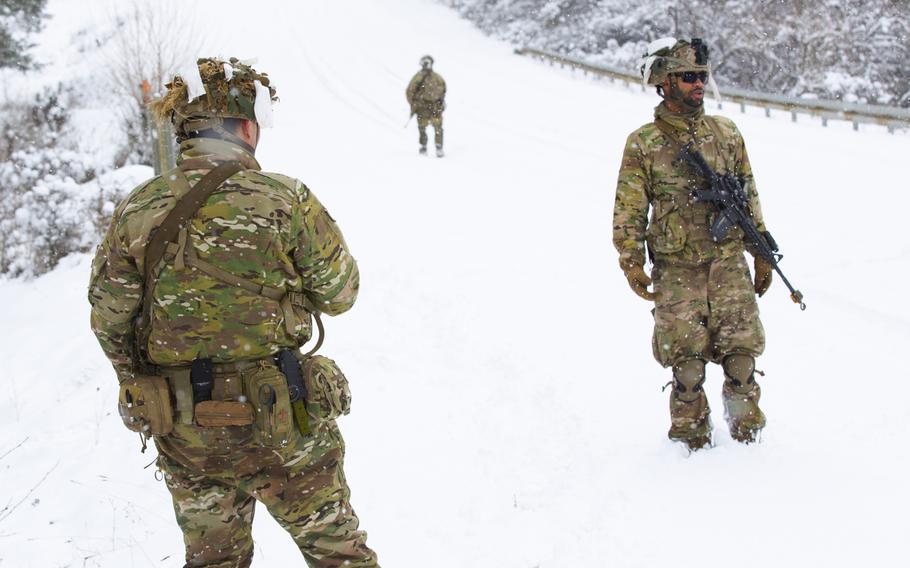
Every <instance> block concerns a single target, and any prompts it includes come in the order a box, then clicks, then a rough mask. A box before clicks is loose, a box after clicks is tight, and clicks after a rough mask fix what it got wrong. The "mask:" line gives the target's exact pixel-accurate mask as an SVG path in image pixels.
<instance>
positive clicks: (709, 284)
mask: <svg viewBox="0 0 910 568" xmlns="http://www.w3.org/2000/svg"><path fill="white" fill-rule="evenodd" d="M651 276H652V278H653V280H654V291H655V293H656V296H657V298H656V300H655V310H654V339H653V349H654V358H655V359H657V361H658V362H659V363H660V364H661V365H663V366H664V367H671V366H673V365H674V364H676V363H677V362H679V361H681V360H683V359H691V358H696V357H697V358H700V359H704V360H705V361H714V362H715V363H721V361H722V359H723V357H724V356H725V355H728V354H730V353H747V354H749V355H752V356H753V357H757V356H758V355H761V353H762V351H764V349H765V332H764V328H763V327H762V324H761V321H760V320H759V318H758V304H757V303H756V302H755V289H754V287H753V285H752V280H751V278H750V274H749V267H748V266H747V265H746V260H745V257H744V256H743V255H742V254H739V255H736V256H731V257H728V258H723V259H719V260H715V261H713V262H710V263H706V264H701V265H697V266H681V265H676V264H669V263H663V262H658V263H655V265H654V269H653V270H652V273H651Z"/></svg>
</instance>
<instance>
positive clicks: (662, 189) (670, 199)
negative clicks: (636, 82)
mask: <svg viewBox="0 0 910 568" xmlns="http://www.w3.org/2000/svg"><path fill="white" fill-rule="evenodd" d="M704 121H705V123H706V124H707V126H708V128H709V129H710V131H711V134H712V138H711V140H710V141H706V142H707V143H705V144H698V143H699V141H698V140H696V143H697V144H698V145H699V149H700V150H701V151H702V153H703V154H705V156H706V157H707V159H708V160H709V162H710V161H713V162H714V164H713V167H714V168H715V169H716V170H717V171H718V172H719V173H723V172H725V171H730V172H732V171H734V170H735V164H734V163H733V159H732V156H731V155H730V151H729V149H728V148H725V147H724V146H725V144H724V142H725V140H724V138H723V136H722V135H721V133H720V129H719V128H718V126H717V123H716V122H715V120H714V118H713V117H710V116H705V117H704ZM655 125H656V126H657V128H658V129H659V130H660V131H661V132H662V133H663V134H664V136H665V137H666V138H667V139H668V141H669V143H668V144H666V145H664V146H663V147H662V148H661V149H660V150H658V151H657V152H655V153H653V154H652V155H651V158H652V160H653V162H652V164H651V184H650V189H651V195H650V196H649V197H650V201H651V218H650V222H649V223H648V230H647V235H646V237H647V243H648V250H649V254H650V255H651V257H652V258H653V259H654V260H656V261H666V262H671V263H695V264H699V263H701V262H704V261H707V260H712V259H715V258H722V257H726V256H730V255H732V254H738V253H741V252H742V251H743V244H742V238H743V233H742V230H741V229H740V228H739V227H736V228H734V229H732V230H731V231H730V232H729V233H728V234H727V237H726V238H725V239H724V240H723V241H721V242H714V240H713V239H712V237H711V234H710V231H709V229H710V227H711V224H712V223H713V222H714V219H715V217H716V215H717V213H718V210H717V207H716V206H715V205H713V204H711V203H702V202H697V201H695V200H694V199H693V198H692V191H693V190H694V189H696V188H698V187H700V185H701V184H703V183H704V180H702V179H701V178H700V177H698V176H697V175H695V174H693V173H691V172H690V171H688V170H687V169H686V168H685V167H684V166H683V165H681V164H680V163H679V161H678V159H677V155H678V153H679V150H680V149H681V148H682V146H683V142H682V141H681V140H680V139H679V138H678V135H677V133H676V132H675V131H674V129H673V127H672V126H670V125H669V124H667V123H666V122H664V121H663V120H661V119H657V120H656V121H655Z"/></svg>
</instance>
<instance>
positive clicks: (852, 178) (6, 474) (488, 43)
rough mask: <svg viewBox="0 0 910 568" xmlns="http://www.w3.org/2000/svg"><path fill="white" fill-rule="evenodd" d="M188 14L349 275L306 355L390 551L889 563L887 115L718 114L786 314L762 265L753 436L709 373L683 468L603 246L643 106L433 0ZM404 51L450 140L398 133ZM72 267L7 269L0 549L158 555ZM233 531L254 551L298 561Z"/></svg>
mask: <svg viewBox="0 0 910 568" xmlns="http://www.w3.org/2000/svg"><path fill="white" fill-rule="evenodd" d="M198 4H199V5H200V8H199V10H200V12H204V13H205V14H206V17H207V18H210V19H211V22H212V23H213V24H215V25H213V26H211V28H212V29H216V30H221V31H220V32H216V33H220V34H221V35H222V36H223V37H218V36H217V35H216V36H215V37H214V38H213V40H214V41H213V43H214V44H215V46H216V47H215V49H214V51H215V52H217V53H222V54H225V55H229V54H236V55H237V56H239V57H241V58H247V57H251V56H254V55H255V56H258V58H259V62H258V64H257V68H261V69H263V70H266V71H268V72H269V74H270V75H271V76H272V78H273V79H274V81H275V84H276V85H277V87H278V91H279V96H280V98H281V103H280V105H279V107H278V109H277V110H276V123H277V127H276V128H274V129H272V130H271V131H265V134H264V137H263V141H262V144H261V147H260V151H259V152H258V156H259V158H260V161H261V163H262V164H263V166H264V168H265V169H267V170H271V171H280V172H283V173H288V174H291V175H295V176H297V177H299V178H300V179H302V180H303V181H304V182H305V183H307V184H308V185H309V186H310V187H311V188H312V189H313V191H314V192H315V193H316V194H317V195H318V196H319V198H320V199H321V200H322V201H323V203H325V204H326V205H327V207H328V208H329V209H330V210H331V212H332V214H333V216H334V217H335V218H336V219H338V221H339V224H340V225H341V227H342V228H343V230H344V231H345V235H346V237H347V240H348V243H349V245H350V246H351V249H352V251H353V252H354V254H355V256H356V257H357V258H358V260H359V262H360V265H361V271H362V288H361V290H362V291H361V297H360V300H359V302H358V305H357V306H355V308H354V310H353V311H352V312H350V313H349V314H345V315H344V316H342V317H339V318H337V319H333V320H331V321H329V322H328V339H327V342H326V346H325V347H324V352H325V353H326V354H327V355H329V356H331V357H333V358H336V359H337V360H338V361H339V362H340V364H341V365H342V367H343V368H344V369H345V372H346V374H347V375H348V377H349V378H350V379H351V381H352V389H353V392H354V409H353V413H352V415H351V416H348V417H346V418H344V419H343V420H342V421H341V426H342V430H343V432H344V433H345V436H346V438H347V441H348V452H349V455H348V458H347V469H348V477H349V481H350V483H351V486H352V490H353V503H354V505H355V507H356V508H357V511H358V514H359V515H360V516H361V519H362V521H363V524H364V528H365V529H366V530H367V531H368V533H369V535H370V544H371V545H372V546H373V547H374V548H375V549H376V550H377V551H378V553H379V555H380V560H381V561H382V563H383V565H384V566H386V567H389V568H390V567H393V566H397V567H415V568H416V567H418V566H426V565H432V566H435V567H439V568H448V567H452V568H456V567H457V568H464V567H471V568H487V567H489V568H513V567H514V568H533V567H540V568H549V567H553V568H568V567H571V566H579V565H587V566H620V567H637V566H642V567H644V566H648V567H652V566H669V565H671V564H672V565H674V566H678V567H690V566H691V567H695V566H699V567H704V566H708V567H713V566H729V565H731V564H736V565H738V566H742V567H753V566H755V567H759V566H761V567H766V566H799V565H801V566H826V567H830V566H851V567H852V566H857V565H869V566H893V565H898V564H900V562H901V561H900V560H899V559H900V558H903V557H904V551H903V546H902V545H900V544H899V543H900V542H902V540H903V537H904V536H905V533H906V521H905V520H903V519H905V511H906V510H907V508H908V506H910V489H908V486H907V484H906V477H907V472H908V471H910V458H908V452H907V434H908V433H910V426H908V421H910V410H908V405H907V404H906V403H905V402H904V401H903V400H902V398H901V397H902V396H903V394H904V391H905V386H906V377H907V375H908V373H907V370H906V363H905V361H904V357H903V350H904V349H906V345H907V343H908V341H910V302H908V301H907V299H906V296H905V295H904V294H903V292H902V287H903V286H902V285H903V284H904V283H905V281H906V280H907V277H908V276H910V244H908V241H907V238H906V222H905V221H904V220H903V219H902V218H901V217H899V215H900V213H901V212H903V211H906V210H908V208H910V195H908V193H907V192H906V181H905V178H906V176H904V175H903V174H902V173H900V172H901V171H902V168H903V164H904V163H905V162H906V159H907V156H908V151H910V136H908V135H906V134H897V135H889V134H887V133H886V132H885V131H884V129H877V128H874V127H863V128H862V129H861V131H860V132H858V133H856V132H852V131H851V129H850V125H849V124H839V123H836V122H834V121H832V122H831V123H830V126H829V127H828V128H822V127H821V125H820V124H818V123H816V122H813V121H810V120H809V119H804V118H801V122H799V123H797V124H793V123H791V122H790V120H789V115H781V116H777V117H774V118H772V119H767V118H765V117H764V116H763V113H762V112H761V111H759V110H755V111H751V110H750V112H749V113H747V114H746V115H741V114H739V113H738V112H737V113H732V114H729V116H730V117H731V118H733V119H734V120H735V121H736V122H737V124H738V125H739V126H740V128H741V130H742V131H743V133H744V136H745V139H746V144H747V147H748V149H749V152H750V157H751V158H752V161H753V167H754V169H755V172H756V180H757V185H758V189H759V191H760V193H761V195H762V201H763V207H764V213H765V217H766V219H767V221H768V224H769V227H770V228H771V230H772V231H773V232H774V235H775V238H776V239H777V240H778V242H779V243H780V244H781V247H782V249H783V252H784V253H785V254H786V259H785V260H784V261H783V263H782V266H783V268H784V270H785V271H786V273H787V274H788V276H789V277H790V279H791V280H792V281H793V282H794V284H796V285H797V286H798V287H799V288H800V289H801V290H802V291H803V292H804V293H805V296H806V303H807V304H808V309H807V310H806V311H805V312H800V311H799V309H798V308H797V307H796V306H794V305H793V304H792V303H791V302H790V301H789V299H788V298H787V293H786V291H785V289H784V288H783V286H782V285H781V284H780V282H775V284H774V286H773V287H772V289H771V290H770V291H769V293H768V294H766V296H765V297H764V298H763V299H762V300H761V301H760V306H761V309H762V318H763V322H764V324H765V328H766V331H767V335H768V346H767V351H766V355H765V356H764V357H762V358H761V359H760V361H759V368H761V369H762V370H764V371H765V372H766V374H767V376H766V377H765V378H764V380H763V381H762V385H763V389H764V399H763V408H764V409H765V411H766V413H767V414H768V417H769V426H768V428H767V430H766V432H765V434H764V440H763V443H762V444H760V445H757V446H750V447H742V446H739V445H737V444H735V443H734V442H733V441H732V440H731V439H730V437H729V436H728V434H727V433H726V427H725V426H724V425H723V420H722V406H721V403H720V396H719V395H720V388H721V380H722V377H721V374H720V372H719V370H717V369H713V368H712V369H710V371H709V379H708V386H707V388H708V391H709V396H710V400H711V403H712V407H713V408H714V409H715V413H714V422H715V426H716V441H717V447H715V448H713V449H712V450H710V451H707V452H701V453H698V454H694V455H692V456H691V457H688V458H687V457H686V455H685V452H684V451H682V450H681V449H679V448H678V447H676V446H674V445H672V444H671V443H670V442H669V441H668V440H667V439H666V437H665V433H666V429H667V427H668V418H667V409H666V406H667V403H666V393H662V392H661V390H660V387H661V386H662V385H663V384H664V383H665V382H667V381H668V380H669V374H668V372H666V371H664V370H662V369H661V368H660V367H659V366H658V365H657V364H656V363H655V362H654V361H653V359H652V357H651V353H650V333H651V316H650V314H649V309H650V306H649V305H647V304H646V303H645V302H643V301H641V300H640V299H638V298H637V297H636V296H635V295H634V294H633V293H632V292H631V291H630V290H629V289H628V287H627V285H626V283H625V280H624V278H623V277H622V274H621V272H620V271H619V269H618V267H617V266H616V254H615V252H614V251H613V249H612V245H611V242H610V236H611V215H612V202H613V188H614V185H615V176H616V173H617V171H618V169H619V159H620V156H621V152H622V147H623V143H624V141H625V138H626V135H627V134H628V133H629V132H630V131H632V130H633V129H634V128H636V127H638V126H639V125H641V124H642V123H644V122H646V121H648V120H649V118H650V116H651V112H652V108H653V106H654V105H655V104H656V103H657V99H656V96H654V95H652V94H649V93H642V92H641V91H640V89H637V88H629V87H625V86H622V85H612V84H609V83H606V82H596V81H593V80H590V79H587V78H583V77H582V76H580V75H578V76H573V75H572V74H571V73H569V72H562V71H559V70H554V69H551V68H549V67H546V66H543V65H541V64H538V63H535V62H532V61H529V60H527V59H523V58H520V57H518V56H515V55H513V54H512V53H511V48H510V47H509V46H507V45H505V44H502V43H498V42H495V41H493V40H490V39H488V38H486V37H484V36H483V35H482V34H481V33H480V32H478V31H476V30H475V29H473V28H472V27H471V26H470V25H469V24H468V23H467V22H464V21H461V20H459V19H458V17H457V16H456V15H455V14H454V13H452V12H450V11H449V10H447V9H446V8H444V7H442V6H439V5H437V4H436V3H434V2H432V1H430V0H396V1H395V2H379V1H375V0H374V1H371V0H346V1H344V2H340V1H334V2H333V1H328V0H325V1H315V0H314V1H308V2H306V3H295V4H294V5H290V4H289V3H279V2H275V1H269V2H260V3H259V5H260V9H259V10H257V11H256V12H255V13H254V14H252V15H251V16H250V20H249V24H250V27H251V28H252V29H250V30H249V31H248V32H247V33H245V34H243V37H242V38H239V39H229V38H227V37H226V35H225V34H226V32H225V30H228V29H233V25H234V24H233V23H232V22H233V20H232V19H230V18H229V17H228V16H227V15H225V16H221V15H219V14H220V12H217V11H215V6H228V7H229V8H231V7H234V8H236V10H237V11H236V12H235V13H241V12H240V10H241V9H242V6H246V4H242V3H240V2H236V1H230V2H220V3H217V4H216V3H214V2H199V3H198ZM57 6H58V8H59V7H60V4H59V3H58V5H57ZM51 7H52V9H53V8H54V4H52V5H51ZM60 9H62V8H60ZM71 15H73V14H71ZM73 16H74V17H75V15H73ZM219 18H223V20H219ZM424 53H431V54H432V55H433V56H434V57H435V59H436V68H437V71H439V72H440V73H441V74H442V75H443V76H444V77H445V79H446V81H447V82H448V85H449V92H450V95H449V98H448V111H447V112H446V115H445V120H446V150H447V154H448V155H447V157H446V158H445V159H442V160H437V159H435V158H421V157H418V156H417V152H416V150H417V143H416V128H415V126H414V124H413V123H411V125H410V126H409V128H408V129H405V128H404V124H405V121H406V120H407V118H408V109H407V105H406V103H405V100H404V88H405V86H406V84H407V81H408V80H409V79H410V77H411V75H412V74H413V73H414V72H415V71H416V70H417V60H418V58H419V57H420V56H421V55H423V54H424ZM87 270H88V259H87V257H74V258H70V259H68V260H67V261H66V262H65V263H64V265H63V266H62V267H61V268H60V269H58V270H57V271H55V272H54V273H52V274H50V275H47V276H45V277H43V278H40V279H38V280H37V281H35V282H31V283H22V282H0V302H2V304H3V305H4V306H6V307H5V309H4V318H3V321H4V328H3V329H4V335H5V337H6V339H5V340H4V341H2V342H0V360H2V361H4V368H5V371H4V376H5V381H4V383H5V384H6V386H7V389H6V392H5V393H3V394H0V425H2V427H0V456H2V457H0V486H2V487H3V488H4V489H3V490H0V567H2V568H6V567H7V566H9V567H15V568H20V567H22V568H26V567H35V568H38V567H40V568H46V567H56V566H98V567H118V568H120V567H124V566H166V567H176V566H180V565H181V562H182V545H181V538H180V534H179V531H178V529H177V528H176V525H175V524H174V522H173V517H172V512H171V509H170V503H169V497H168V495H167V490H166V489H165V487H164V485H163V484H162V483H159V482H156V481H155V479H154V476H153V473H154V472H153V470H154V468H153V467H150V468H148V469H145V470H143V469H142V468H143V466H145V465H146V464H148V463H149V462H150V461H152V459H153V457H154V456H152V455H149V454H150V453H151V451H150V453H149V454H146V455H140V454H139V452H138V441H137V440H136V439H135V438H134V436H133V435H132V434H130V433H129V432H127V431H126V430H124V429H123V428H122V426H120V423H119V418H118V417H117V416H116V412H115V408H114V406H115V397H116V392H115V391H116V389H115V380H114V376H113V373H112V371H111V370H110V368H109V365H108V363H107V361H106V360H105V359H104V357H103V355H102V354H101V351H100V349H98V347H97V345H96V344H95V340H94V338H93V337H92V335H91V332H90V330H89V329H88V325H87V319H88V306H87V303H86V301H85V290H84V288H85V284H86V281H87V277H88V275H87ZM23 440H24V443H22V444H21V446H18V447H17V445H18V444H19V443H20V442H23ZM7 452H8V453H7ZM45 475H46V478H44V476H45ZM3 507H8V509H6V510H3ZM256 522H257V526H256V529H255V533H254V535H255V537H256V542H257V556H256V559H255V560H254V563H253V566H254V567H259V568H264V567H266V566H278V565H297V564H294V563H300V562H301V561H300V560H298V553H297V552H296V550H295V548H294V547H293V545H292V544H291V542H290V539H288V538H287V537H286V536H285V535H284V533H283V532H282V531H281V529H280V528H278V526H277V525H276V524H275V523H274V522H273V521H271V520H270V519H268V518H267V515H266V514H264V511H263V513H262V514H260V516H259V518H258V519H257V521H256Z"/></svg>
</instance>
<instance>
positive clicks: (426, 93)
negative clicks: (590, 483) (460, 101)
mask: <svg viewBox="0 0 910 568" xmlns="http://www.w3.org/2000/svg"><path fill="white" fill-rule="evenodd" d="M418 87H419V89H418ZM405 96H406V97H407V99H408V105H410V107H411V113H412V114H416V115H417V129H418V131H419V132H420V139H419V142H420V146H421V148H426V145H427V126H428V125H433V131H434V132H435V133H436V138H435V140H434V142H435V143H436V148H437V149H441V148H442V112H443V110H445V96H446V82H445V81H444V80H443V78H442V77H441V76H440V75H439V74H438V73H436V72H435V71H433V70H432V69H430V68H428V67H427V68H424V69H421V70H420V71H418V72H417V74H416V75H414V77H413V78H412V79H411V82H410V83H408V88H407V91H406V92H405Z"/></svg>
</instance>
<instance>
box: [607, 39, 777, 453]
mask: <svg viewBox="0 0 910 568" xmlns="http://www.w3.org/2000/svg"><path fill="white" fill-rule="evenodd" d="M641 71H642V77H643V79H644V81H645V83H647V84H648V85H652V86H655V87H656V89H657V93H658V95H660V96H661V97H662V98H663V102H661V103H660V104H659V105H658V106H657V107H656V109H655V112H654V121H653V122H650V123H648V124H646V125H644V126H642V127H641V128H639V129H638V130H636V131H635V132H633V133H632V134H631V135H630V136H629V137H628V140H627V141H626V146H625V152H624V154H623V160H622V167H621V169H620V172H619V180H618V183H617V187H616V202H615V207H614V211H613V243H614V245H615V246H616V249H617V250H618V251H619V265H620V267H621V268H622V270H623V272H624V273H625V276H626V278H627V279H628V281H629V285H630V286H631V288H632V290H633V291H634V292H635V293H636V294H638V295H639V296H641V297H642V298H644V299H645V300H647V301H649V302H652V301H653V302H654V303H655V310H654V320H655V322H654V336H653V351H654V357H655V358H656V359H657V361H658V362H659V363H660V364H661V365H662V366H664V367H670V368H672V372H673V380H672V385H673V388H672V391H671V394H670V421H671V427H670V431H669V437H670V438H671V439H673V440H677V441H681V442H684V443H685V444H687V445H688V446H689V448H690V449H692V450H696V449H699V448H701V447H704V446H706V445H709V444H710V443H711V430H712V425H711V420H710V409H709V407H708V400H707V398H706V397H705V392H704V389H703V385H704V382H705V364H706V363H708V362H714V363H717V364H720V365H721V366H722V368H723V372H724V376H725V381H724V384H723V401H724V410H725V416H726V419H727V422H728V425H729V428H730V433H731V435H732V436H733V438H735V439H736V440H738V441H740V442H744V443H750V442H753V441H755V440H756V438H757V435H758V433H759V431H760V430H761V429H762V428H763V427H764V426H765V415H764V414H763V413H762V411H761V410H760V409H759V406H758V402H759V397H760V396H761V389H760V388H759V385H758V383H757V382H756V381H755V373H756V370H755V357H757V356H759V355H761V353H762V351H763V350H764V346H765V335H764V330H763V328H762V324H761V321H759V317H758V306H757V303H756V301H755V295H756V294H757V295H759V296H761V295H762V294H764V293H765V291H766V290H767V289H768V287H769V286H770V285H771V274H772V266H771V265H770V264H769V263H768V262H767V261H766V260H764V259H763V258H761V257H760V256H757V255H756V254H755V252H753V251H752V250H750V252H751V253H752V254H753V256H755V263H754V270H755V274H754V280H752V279H751V277H750V274H749V268H748V266H747V265H746V259H745V257H744V255H743V252H744V250H745V249H749V248H750V246H749V245H747V244H746V243H744V241H743V232H742V230H741V229H740V228H739V227H734V228H733V229H732V230H730V231H729V232H728V233H727V235H726V238H724V239H722V240H720V241H717V242H715V241H714V240H713V239H712V236H711V234H710V232H709V229H710V227H711V226H712V223H713V221H714V219H715V218H716V216H717V213H718V211H717V208H716V206H715V205H713V204H711V203H708V202H703V201H697V200H695V199H694V198H693V190H695V189H698V188H699V187H700V186H699V184H702V183H703V181H704V180H702V179H700V178H699V177H698V176H696V175H694V174H693V173H692V172H691V170H689V169H688V168H687V167H686V166H685V165H684V164H683V163H681V162H680V160H679V159H678V156H679V152H680V150H681V149H682V147H683V146H684V145H686V144H689V143H692V145H693V146H692V148H693V149H696V150H699V151H700V152H701V153H702V154H703V155H704V157H705V159H706V160H707V162H708V164H710V166H711V168H712V169H713V170H714V171H716V172H718V173H725V172H728V173H732V174H733V175H734V176H736V177H737V178H738V179H739V180H740V182H741V183H742V184H743V187H744V190H745V193H746V195H747V196H748V209H749V212H750V214H751V217H752V220H753V221H754V223H755V225H756V226H757V228H758V229H759V230H760V231H765V227H764V221H763V218H762V212H761V206H760V204H759V200H758V193H757V192H756V189H755V183H754V181H753V176H752V168H751V166H750V165H749V158H748V156H747V155H746V147H745V144H744V142H743V138H742V135H741V134H740V132H739V130H738V129H737V128H736V125H735V124H734V123H733V122H732V121H730V120H729V119H727V118H723V117H719V116H707V115H705V111H704V106H703V99H704V88H705V84H706V83H708V82H709V72H710V71H709V65H708V48H707V45H705V44H704V43H703V42H702V41H701V40H699V39H697V38H695V39H693V40H692V41H691V42H688V41H684V40H675V39H672V38H665V39H664V40H657V41H655V42H653V43H652V44H651V45H650V46H649V47H648V53H647V54H646V57H645V59H644V62H643V65H642V68H641ZM649 210H650V219H649V216H648V213H649ZM646 251H647V252H646ZM646 254H649V255H650V258H651V260H652V261H653V266H652V268H651V276H650V277H649V276H648V275H647V274H646V273H645V270H644V266H645V260H646ZM652 279H653V284H654V290H653V292H651V291H649V290H648V286H649V285H650V284H651V283H652Z"/></svg>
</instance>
